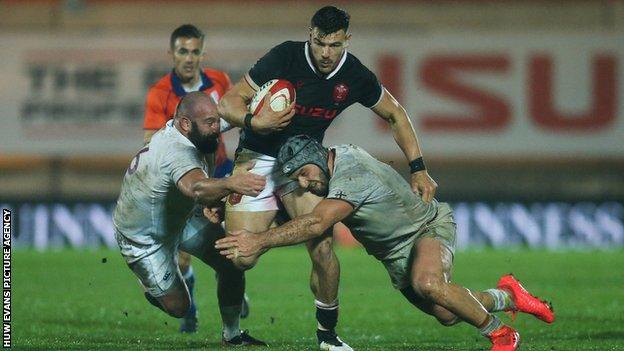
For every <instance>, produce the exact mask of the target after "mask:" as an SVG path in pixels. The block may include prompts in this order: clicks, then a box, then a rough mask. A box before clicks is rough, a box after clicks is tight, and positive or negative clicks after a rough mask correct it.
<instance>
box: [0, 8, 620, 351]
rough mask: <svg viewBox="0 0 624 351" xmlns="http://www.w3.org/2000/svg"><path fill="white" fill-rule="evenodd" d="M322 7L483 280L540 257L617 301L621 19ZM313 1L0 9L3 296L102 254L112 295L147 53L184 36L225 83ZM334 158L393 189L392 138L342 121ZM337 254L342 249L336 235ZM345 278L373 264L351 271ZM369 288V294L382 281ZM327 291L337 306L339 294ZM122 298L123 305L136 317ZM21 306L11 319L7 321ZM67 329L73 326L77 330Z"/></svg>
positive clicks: (297, 26)
mask: <svg viewBox="0 0 624 351" xmlns="http://www.w3.org/2000/svg"><path fill="white" fill-rule="evenodd" d="M336 3H337V4H338V5H341V6H343V7H345V8H346V9H347V10H348V11H349V12H350V13H351V15H352V22H351V23H352V24H351V30H352V32H353V34H354V35H353V39H352V43H351V46H350V48H349V50H350V51H351V52H353V53H354V54H355V55H357V56H358V57H359V58H360V59H361V60H362V61H363V62H364V63H365V64H367V65H368V66H369V67H370V68H371V69H372V70H373V71H375V72H376V73H377V74H378V76H379V78H380V79H381V81H382V83H383V84H384V85H385V86H386V87H388V88H389V90H390V91H391V92H392V93H393V94H394V95H395V96H396V97H397V98H398V99H399V100H400V101H401V102H402V103H403V105H404V106H405V107H406V109H407V110H408V112H409V113H410V115H411V117H412V121H413V123H414V126H415V128H416V130H417V133H418V135H419V138H420V140H421V144H422V145H423V149H424V153H425V156H426V160H427V163H428V166H429V169H430V173H431V175H432V176H433V177H434V179H436V181H437V182H438V183H439V189H438V195H437V197H438V198H439V199H440V200H443V201H449V202H451V203H452V204H453V205H454V209H455V212H456V217H457V221H458V226H459V230H458V235H459V245H460V247H461V248H463V249H467V250H464V251H462V252H466V253H465V254H466V255H467V256H466V257H471V258H475V259H476V261H479V260H482V262H484V264H487V262H489V261H490V260H492V259H495V258H497V257H499V258H500V257H501V256H498V255H500V254H497V253H494V252H492V251H489V249H488V248H489V247H494V248H497V249H499V250H501V251H500V252H503V256H504V255H505V254H506V253H508V254H509V255H511V253H513V254H514V255H515V254H517V255H520V256H519V257H524V256H526V257H531V258H536V257H542V258H543V257H547V259H545V260H543V261H540V262H541V264H542V265H549V264H550V263H551V261H550V259H551V258H552V259H553V261H552V262H559V261H557V260H558V259H559V260H560V261H561V262H563V261H577V263H578V264H580V265H582V266H583V265H589V266H595V267H596V270H594V271H588V272H586V274H587V275H583V276H582V277H581V276H580V275H582V274H583V273H584V272H581V273H578V274H579V275H577V274H575V272H577V271H576V270H575V269H573V268H571V269H569V270H566V271H565V272H563V277H568V278H570V279H577V278H578V281H579V282H580V281H582V280H583V279H582V278H583V277H585V278H588V279H589V277H590V276H594V275H595V276H603V275H604V276H605V277H611V278H614V279H613V281H612V283H613V285H610V286H609V289H614V291H617V290H619V291H620V292H621V291H622V289H623V288H624V286H623V284H624V275H623V274H622V273H621V272H619V271H618V270H619V269H621V267H622V263H624V259H623V256H624V255H623V252H622V247H623V245H624V2H623V1H615V0H611V1H609V0H595V1H589V0H588V1H583V0H577V1H576V0H573V1H547V0H543V1H511V0H506V1H487V0H474V1H470V0H468V1H407V0H396V1H372V0H369V1H338V2H336ZM324 4H325V3H324V2H320V1H259V0H258V1H251V2H248V1H205V2H202V1H134V2H124V1H114V0H111V1H103V0H102V1H100V0H91V1H86V0H85V1H81V0H66V1H53V0H49V1H45V0H44V1H13V0H5V1H3V2H0V13H2V16H0V47H1V48H2V50H0V55H1V56H0V57H1V58H2V61H1V62H2V64H1V65H0V77H2V79H1V81H0V116H1V117H2V127H1V128H0V140H2V142H1V146H0V204H2V207H3V208H10V209H12V210H13V213H14V215H15V216H14V228H13V234H14V236H13V245H14V248H15V253H14V258H15V261H14V262H16V263H15V270H16V271H17V272H18V273H17V274H16V276H15V280H16V281H19V279H20V278H19V277H20V274H22V277H24V278H22V279H26V278H25V277H28V276H31V275H32V276H38V274H41V276H42V277H43V276H45V277H47V278H46V279H49V278H50V276H49V275H47V274H44V273H43V272H41V271H40V270H41V269H42V267H41V265H40V264H39V263H42V264H44V265H45V262H48V259H49V260H50V261H49V262H59V267H62V266H63V265H62V263H61V262H60V261H55V260H61V261H62V259H61V258H60V257H72V258H73V259H76V260H78V261H77V262H91V261H90V260H98V262H99V260H100V259H101V257H102V256H106V257H109V260H110V261H111V262H110V263H111V264H113V263H114V264H115V265H116V266H115V267H117V268H119V269H118V270H119V272H118V273H116V274H117V276H115V275H113V277H112V278H111V281H113V282H114V281H116V279H117V278H115V277H118V278H119V279H122V278H120V277H121V276H123V279H126V278H129V277H128V276H129V271H124V270H123V269H124V268H123V267H122V264H121V259H120V258H119V257H117V256H114V249H115V247H116V245H115V242H114V240H113V238H112V223H111V220H110V213H111V211H112V206H113V202H114V200H115V198H116V195H117V192H118V190H119V186H120V182H121V178H122V176H123V173H124V171H125V168H126V166H127V163H128V161H129V160H130V158H131V157H132V155H133V153H134V152H135V151H136V150H137V149H138V148H139V147H140V144H141V141H142V129H141V122H142V118H143V104H144V98H145V94H146V91H147V88H148V87H149V85H150V84H151V83H153V82H154V81H155V80H156V79H157V78H158V77H160V76H161V75H162V74H163V73H166V72H167V71H168V70H169V69H170V62H169V58H168V56H167V54H166V51H167V45H168V37H169V34H170V32H171V30H172V29H174V28H175V27H176V26H178V25H179V24H182V23H193V24H195V25H197V26H199V27H200V28H202V29H203V30H204V31H205V32H206V34H207V37H206V50H207V59H206V62H205V64H206V65H207V66H210V67H215V68H218V69H222V70H225V71H227V72H228V73H229V74H230V76H231V78H232V80H233V81H236V80H238V79H239V78H240V77H241V76H242V74H244V72H245V71H246V70H247V69H248V67H249V66H250V65H251V64H252V63H253V62H254V61H255V59H257V58H258V57H259V56H260V55H262V54H263V53H264V52H266V50H268V49H269V48H270V47H272V46H273V45H275V44H277V43H279V42H281V41H283V40H305V39H306V37H307V26H308V22H309V18H310V16H311V15H312V14H313V13H314V11H315V10H316V9H317V8H318V7H320V6H322V5H324ZM226 142H227V143H228V149H229V150H230V155H231V154H232V153H233V149H234V148H235V146H236V143H237V133H236V132H235V131H231V132H229V133H227V134H226ZM347 142H351V143H356V144H358V145H361V146H363V147H364V148H365V149H367V150H368V151H369V152H371V153H372V154H373V155H375V156H377V157H378V158H381V159H383V160H385V161H386V162H389V163H391V164H392V165H393V166H394V167H396V169H397V170H399V171H400V172H402V174H405V175H407V166H406V164H405V161H404V160H403V159H402V156H401V153H400V151H399V149H398V148H397V147H396V145H395V144H394V142H393V140H392V138H391V135H390V134H389V132H388V130H387V129H385V128H384V126H383V123H381V122H379V121H378V120H377V119H376V117H374V116H373V115H372V113H371V112H370V111H368V110H366V109H363V108H360V107H352V108H350V109H349V110H347V111H346V113H344V114H343V115H342V116H341V117H340V118H338V120H337V121H335V122H334V125H333V126H332V127H331V128H330V130H329V131H328V133H327V138H326V144H327V145H331V144H335V143H347ZM342 243H343V244H345V245H352V244H353V242H352V240H350V239H349V238H342ZM85 248H86V249H87V250H86V251H85V250H84V249H85ZM111 249H112V250H111ZM59 250H60V251H59ZM75 250H77V251H75ZM283 250H284V251H283V252H284V253H278V252H277V251H279V250H275V252H272V253H271V254H274V255H275V256H274V257H275V260H279V259H287V258H284V257H282V256H281V255H287V256H288V255H293V256H294V257H296V258H298V259H299V258H300V260H295V262H299V261H303V262H301V264H303V265H305V264H307V262H305V261H306V259H305V257H304V256H303V255H304V254H303V251H301V252H299V251H296V250H298V249H292V250H290V249H283ZM475 250H476V251H475ZM353 251H354V252H359V251H358V249H354V250H353ZM59 252H60V253H61V254H59ZM354 252H351V251H350V250H346V251H343V250H341V253H343V254H344V255H345V257H346V258H345V260H346V261H347V262H351V261H349V260H351V258H349V257H351V256H353V255H356V256H357V255H358V254H356V253H354ZM475 252H477V253H475ZM588 252H589V253H590V254H587V253H588ZM594 253H595V254H594ZM523 255H524V256H523ZM561 255H563V256H561ZM577 255H581V256H577ZM269 256H270V255H269ZM267 257H268V256H267ZM288 257H290V256H288ZM357 257H360V256H357ZM566 257H567V259H566ZM579 257H580V258H579ZM600 257H605V261H599V260H600ZM360 258H361V257H360ZM460 258H461V256H460ZM592 258H593V259H594V260H598V261H591V259H592ZM358 259H359V258H355V259H354V260H355V261H354V262H360V261H358ZM80 260H82V261H80ZM267 261H269V262H270V261H271V259H267ZM20 262H21V263H22V264H23V266H22V269H20V265H19V264H20ZM460 262H466V261H461V259H460ZM479 262H481V261H479ZM506 262H508V261H506ZM514 262H515V263H516V264H519V265H523V262H524V261H522V260H520V259H518V260H515V261H514ZM605 262H608V263H610V264H605ZM611 263H613V264H615V265H616V266H617V267H618V268H617V269H616V271H611V269H610V267H612V266H611ZM85 264H86V263H85ZM358 264H360V263H358ZM361 264H364V265H370V267H373V266H374V265H375V263H374V262H373V261H372V260H368V259H365V258H364V259H363V260H362V263H361ZM553 264H554V263H553ZM267 265H268V264H267ZM78 266H80V264H78ZM87 266H88V265H87ZM68 267H69V269H72V265H71V264H69V265H68ZM304 267H305V266H304ZM343 267H344V268H343V270H344V271H345V274H349V272H348V269H349V268H348V266H345V265H344V263H343ZM366 267H368V266H366ZM375 267H376V266H375ZM505 267H506V266H505ZM524 267H525V268H523V269H524V270H525V271H527V273H528V275H529V277H528V279H531V278H532V276H531V273H534V275H536V276H539V274H538V272H536V271H537V270H539V269H540V267H541V266H540V263H536V267H535V269H528V268H527V267H533V266H532V264H526V265H525V266H524ZM555 267H557V266H555ZM258 268H259V269H260V268H261V267H258ZM510 268H511V267H510ZM306 269H307V268H305V269H303V270H302V281H301V287H300V288H301V289H299V290H297V291H302V292H301V294H303V296H305V297H304V298H303V300H306V299H308V298H309V296H308V295H309V293H307V292H305V284H306V283H305V279H303V278H305V276H306V275H307V273H305V270H306ZM371 269H372V268H371ZM89 272H90V273H87V274H92V273H93V272H91V271H89ZM579 272H580V271H579ZM553 273H554V274H559V273H560V272H558V271H554V272H553ZM70 275H72V276H75V277H76V279H80V277H81V275H80V273H79V272H73V273H72V274H70ZM252 277H253V276H252ZM381 277H382V278H380V280H379V281H377V282H376V283H375V284H379V285H382V284H387V282H386V280H385V278H383V275H381ZM60 279H63V278H60ZM536 279H537V278H536ZM605 279H607V278H605ZM207 280H208V281H209V282H208V283H207V284H214V282H210V280H211V279H210V278H207ZM250 280H252V279H250ZM127 281H128V279H126V282H127ZM23 282H24V284H26V285H22V289H24V290H22V291H23V292H25V291H26V288H25V286H28V287H29V290H28V291H29V292H30V293H32V294H35V295H36V294H37V293H38V292H37V290H36V289H34V287H33V288H32V289H30V287H32V286H30V285H28V284H27V283H28V282H27V281H25V280H24V281H23ZM468 282H470V281H468ZM537 282H538V283H539V282H540V280H539V279H537ZM568 283H569V281H568ZM52 284H53V283H52ZM120 284H121V283H120ZM563 284H564V285H565V284H567V283H563ZM130 285H132V282H131V281H130ZM298 288H299V287H298ZM298 288H297V289H298ZM16 289H18V288H16ZM128 289H129V291H131V293H136V292H137V291H138V290H137V289H138V288H136V286H131V287H130V288H128ZM346 289H347V288H343V289H342V291H343V295H344V294H349V293H352V292H346V291H345V290H346ZM350 289H354V290H357V289H358V287H357V286H356V287H351V288H350ZM207 290H208V289H207ZM543 290H544V291H545V290H547V289H546V288H544V289H543ZM18 292H19V291H17V292H16V294H17V293H18ZM131 293H129V294H131ZM306 294H308V295H306ZM135 295H136V296H133V297H132V301H135V302H137V304H138V303H139V302H142V301H136V300H139V296H138V294H135ZM256 295H258V294H256ZM260 295H261V296H262V294H261V293H260ZM614 296H615V295H614ZM614 296H611V297H605V298H606V299H613V300H608V301H607V302H609V303H611V304H612V305H609V306H611V307H610V309H611V310H614V309H615V310H616V311H623V310H624V306H623V303H622V300H621V296H620V298H619V299H618V298H615V297H614ZM33 297H34V295H33ZM15 298H16V299H18V298H19V295H16V297H15ZM267 298H268V297H267ZM285 298H286V299H289V298H290V299H292V296H290V297H288V295H287V296H286V297H285ZM343 298H344V296H343ZM22 299H23V301H27V300H26V299H24V297H22ZM259 299H260V300H261V301H258V302H257V303H258V304H260V306H259V310H260V311H262V309H263V308H268V307H267V306H266V305H262V303H264V302H262V299H264V297H262V298H259ZM42 301H44V302H42V303H44V304H45V300H42ZM602 301H603V302H605V301H604V299H603V300H602ZM53 303H54V302H52V301H50V304H53ZM139 306H140V307H137V309H138V308H143V309H147V308H148V306H147V305H139ZM401 306H402V307H405V306H404V305H401ZM22 308H23V310H22V311H25V310H26V307H20V306H19V305H17V303H16V307H15V309H16V311H20V309H22ZM293 313H297V312H293ZM15 314H16V316H15V319H16V320H18V318H19V317H18V313H17V312H15ZM621 315H624V313H621ZM33 318H35V317H34V315H33ZM76 318H77V321H78V322H76V323H79V322H80V321H82V320H83V319H84V318H86V317H84V316H81V315H78V316H77V317H76ZM158 318H165V317H158ZM258 318H261V317H258ZM271 318H273V317H271ZM310 318H312V317H311V316H310ZM347 318H348V317H347ZM597 318H598V317H597ZM611 322H613V324H609V323H607V324H609V325H612V326H610V327H609V328H610V329H609V330H616V331H614V332H613V334H608V335H611V337H610V338H609V337H607V338H606V339H607V340H608V341H611V340H614V341H615V342H614V344H613V345H618V344H619V343H621V342H622V339H624V332H622V324H623V323H620V322H623V320H622V317H619V319H615V320H612V321H611ZM16 323H17V322H16ZM68 323H69V324H70V325H71V324H72V323H73V322H71V321H70V322H68ZM605 325H606V324H605ZM41 328H44V329H45V323H42V326H41ZM15 329H16V332H15V333H19V331H18V330H17V327H15ZM445 332H446V330H445ZM22 333H23V334H16V335H21V336H23V337H24V338H25V340H28V342H27V344H28V345H31V346H32V347H36V346H37V345H38V346H39V347H42V348H44V349H45V347H44V346H42V345H45V344H44V343H45V342H47V341H46V340H47V339H45V338H44V337H43V336H41V337H40V338H39V339H38V337H37V336H32V335H39V334H37V333H35V332H33V330H32V329H30V330H29V332H28V333H24V332H22ZM304 334H305V332H302V335H304ZM29 335H30V337H29ZM41 335H43V334H41ZM46 335H47V334H46ZM50 335H55V334H54V333H52V334H50ZM148 335H149V334H148ZM48 336H49V335H48ZM51 338H52V339H54V337H51ZM57 338H58V337H57ZM286 339H287V338H286V337H284V340H286ZM60 340H64V339H63V338H62V337H61V339H60ZM16 342H17V343H19V339H18V337H17V336H16ZM182 342H184V341H182ZM284 342H286V341H284ZM59 345H61V346H59ZM59 345H57V346H58V347H61V348H62V346H63V345H65V344H63V343H62V341H61V344H59ZM80 345H82V348H85V347H86V346H85V344H79V346H78V349H80V348H81V347H80ZM156 345H157V344H154V345H152V347H158V346H156ZM609 345H610V344H609ZM615 347H616V348H617V346H615ZM87 348H89V347H87ZM130 348H132V347H130ZM294 349H298V348H297V347H295V348H294ZM598 349H606V348H604V347H603V348H598Z"/></svg>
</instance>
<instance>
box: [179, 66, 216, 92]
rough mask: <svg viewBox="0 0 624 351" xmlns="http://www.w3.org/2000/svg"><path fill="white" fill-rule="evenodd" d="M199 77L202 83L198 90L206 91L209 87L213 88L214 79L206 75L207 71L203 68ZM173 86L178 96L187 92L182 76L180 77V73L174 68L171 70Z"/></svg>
mask: <svg viewBox="0 0 624 351" xmlns="http://www.w3.org/2000/svg"><path fill="white" fill-rule="evenodd" d="M199 77H200V79H201V82H202V84H201V86H200V87H199V90H198V91H204V90H206V89H208V88H211V87H212V86H213V85H214V84H213V83H212V80H210V78H208V76H207V75H206V73H204V71H203V70H200V71H199ZM171 87H172V88H173V92H174V93H175V94H176V95H177V96H180V97H182V96H184V95H186V94H187V92H186V90H184V87H183V86H182V81H180V77H178V75H177V74H176V73H175V71H174V70H171Z"/></svg>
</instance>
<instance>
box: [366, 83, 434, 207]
mask: <svg viewBox="0 0 624 351" xmlns="http://www.w3.org/2000/svg"><path fill="white" fill-rule="evenodd" d="M371 109H372V110H373V111H374V112H375V113H376V114H377V115H378V116H379V117H381V118H383V119H384V120H386V121H387V122H388V123H389V124H390V128H391V129H392V136H393V137H394V140H395V141H396V143H397V145H399V147H400V148H401V150H402V151H403V154H405V157H406V158H407V161H408V162H410V170H411V171H412V176H411V185H412V190H413V191H414V192H419V193H420V194H421V195H422V198H423V200H424V201H425V202H430V201H431V200H432V199H433V197H434V196H435V191H436V188H437V187H438V184H437V183H436V182H435V180H433V179H432V178H431V177H430V176H429V173H428V172H427V170H426V169H424V162H422V152H421V150H420V145H419V144H418V138H417V137H416V132H415V131H414V126H412V122H411V121H410V118H409V116H408V115H407V111H405V109H404V108H403V106H401V104H400V103H399V102H398V101H397V100H396V99H395V98H394V96H392V94H390V92H389V91H388V90H386V89H385V88H383V92H382V96H381V100H380V101H379V102H378V103H377V104H376V105H375V106H373V107H372V108H371Z"/></svg>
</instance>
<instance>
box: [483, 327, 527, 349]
mask: <svg viewBox="0 0 624 351" xmlns="http://www.w3.org/2000/svg"><path fill="white" fill-rule="evenodd" d="M488 338H490V341H491V342H492V348H491V349H490V351H515V350H517V349H518V347H519V346H520V334H518V332H517V331H515V330H514V329H513V328H511V327H508V326H506V325H503V326H502V327H500V328H498V329H497V330H495V331H493V332H492V333H490V335H488Z"/></svg>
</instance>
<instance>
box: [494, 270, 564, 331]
mask: <svg viewBox="0 0 624 351" xmlns="http://www.w3.org/2000/svg"><path fill="white" fill-rule="evenodd" d="M496 287H497V288H498V289H501V290H505V291H506V292H508V293H509V295H510V297H511V300H512V301H513V303H514V307H513V308H510V309H507V310H505V312H511V318H512V319H515V317H516V313H517V312H524V313H529V314H532V315H534V316H535V317H537V318H538V319H540V320H542V321H544V322H546V323H552V322H554V321H555V314H554V312H553V309H552V305H551V304H550V303H548V302H545V301H542V300H540V299H538V298H537V297H535V296H533V295H531V293H529V292H528V291H527V290H526V289H525V288H524V287H523V286H522V284H520V282H519V281H518V280H517V279H516V278H514V276H513V274H507V275H504V276H502V277H501V278H500V280H499V281H498V284H497V285H496Z"/></svg>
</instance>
